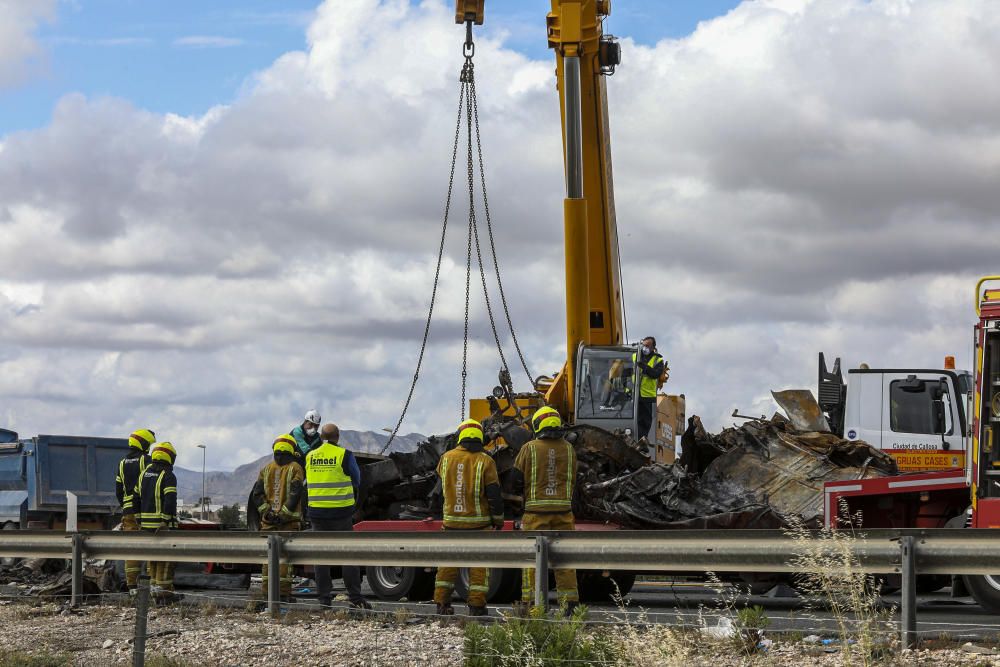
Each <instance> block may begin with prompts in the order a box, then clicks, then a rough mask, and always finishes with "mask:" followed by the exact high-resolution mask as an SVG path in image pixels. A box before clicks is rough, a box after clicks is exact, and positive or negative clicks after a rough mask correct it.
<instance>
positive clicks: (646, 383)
mask: <svg viewBox="0 0 1000 667" xmlns="http://www.w3.org/2000/svg"><path fill="white" fill-rule="evenodd" d="M661 361H663V357H661V356H660V355H658V354H656V353H655V352H654V353H653V354H651V355H649V359H646V361H641V360H640V359H638V357H637V356H636V355H635V354H634V353H633V354H632V363H633V364H635V365H636V369H635V374H636V376H637V377H639V378H641V384H640V385H639V396H641V397H642V398H656V389H657V382H658V381H659V379H658V378H655V377H653V378H651V377H649V376H648V375H646V374H645V373H643V372H642V369H640V368H638V366H639V365H640V364H641V365H643V366H646V367H648V368H651V369H652V368H656V365H657V364H659V363H660V362H661Z"/></svg>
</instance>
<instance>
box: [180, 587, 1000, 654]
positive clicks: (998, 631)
mask: <svg viewBox="0 0 1000 667" xmlns="http://www.w3.org/2000/svg"><path fill="white" fill-rule="evenodd" d="M340 584H342V582H341V581H339V580H334V594H337V593H343V588H342V587H341V586H339V585H340ZM184 592H185V593H186V597H185V600H184V602H185V603H186V604H198V603H201V602H207V601H209V600H211V601H213V602H214V603H215V604H217V605H234V606H235V605H245V604H246V602H247V600H248V597H249V593H248V592H247V590H246V589H245V588H243V587H242V586H241V585H240V584H239V583H238V582H237V581H236V580H235V579H234V583H233V586H232V587H231V588H229V589H221V590H220V589H212V590H206V589H194V590H190V589H189V590H186V591H184ZM364 592H365V594H366V595H367V596H368V598H369V600H371V601H372V603H373V605H374V607H375V609H376V610H377V611H378V612H380V613H391V614H406V615H411V616H414V617H420V616H429V615H433V614H434V604H433V603H430V602H381V601H378V600H377V599H376V598H375V596H374V595H373V594H372V593H371V590H370V589H369V588H368V586H367V584H365V585H364ZM784 592H785V593H788V594H789V596H788V597H783V596H781V593H782V590H781V589H774V590H772V591H771V592H770V593H769V594H768V595H764V596H745V595H738V594H737V593H736V592H735V590H734V589H731V588H723V589H722V590H721V591H715V590H712V589H710V588H706V587H704V586H702V585H693V584H689V583H674V582H642V581H640V582H637V583H636V585H635V587H634V588H633V589H632V592H631V593H630V594H629V596H628V598H627V605H626V606H624V607H617V606H615V605H612V604H603V605H591V606H590V614H589V616H588V620H590V621H592V622H598V623H600V622H620V621H622V620H626V619H627V620H629V621H631V622H633V623H641V624H646V623H666V624H671V625H684V626H694V627H711V626H716V625H717V624H718V623H719V622H720V619H721V618H724V617H726V618H732V617H733V616H734V615H735V612H734V611H733V610H734V609H738V608H740V607H745V606H750V605H759V606H761V607H763V608H764V609H765V613H766V615H767V617H768V619H769V621H770V625H769V627H768V629H767V631H768V633H769V634H771V635H780V634H784V633H795V634H796V635H798V634H799V633H801V635H803V636H808V635H818V636H820V637H832V636H836V635H837V634H838V624H839V621H838V619H837V618H836V616H835V614H833V613H832V612H831V611H830V610H829V609H823V608H816V607H817V605H814V604H810V602H809V601H808V600H804V599H802V598H800V597H798V596H794V594H793V593H791V591H788V590H785V591H784ZM720 599H722V600H724V601H725V602H720ZM882 602H883V610H884V611H885V612H886V613H893V612H895V616H894V620H893V622H894V623H895V622H897V621H898V610H897V608H898V605H899V603H900V599H899V595H898V594H896V595H888V596H884V597H883V598H882ZM334 606H335V607H341V606H343V607H345V608H346V605H345V603H343V602H335V603H334ZM727 607H728V609H727ZM288 608H289V609H292V610H302V611H313V610H316V609H318V604H317V603H316V600H315V596H314V594H312V593H311V591H310V592H308V593H304V594H302V595H297V596H296V603H295V604H294V605H288ZM464 609H465V607H464V605H463V604H461V603H459V602H458V601H457V600H456V602H455V610H456V612H457V613H459V614H461V613H462V612H463V611H464ZM509 611H510V605H490V615H491V616H494V617H498V616H500V615H501V613H505V612H506V613H509ZM848 622H850V620H848ZM917 632H918V633H919V634H920V636H921V637H924V638H939V637H942V636H949V637H950V638H952V639H956V640H957V639H962V640H963V641H969V640H979V641H982V640H990V641H993V640H997V638H998V637H1000V616H997V615H993V614H988V613H986V612H985V611H983V610H982V609H980V607H979V606H978V605H976V603H975V602H974V601H973V600H972V598H952V597H951V595H950V591H949V589H943V590H941V591H938V592H935V593H931V594H927V595H919V596H918V598H917Z"/></svg>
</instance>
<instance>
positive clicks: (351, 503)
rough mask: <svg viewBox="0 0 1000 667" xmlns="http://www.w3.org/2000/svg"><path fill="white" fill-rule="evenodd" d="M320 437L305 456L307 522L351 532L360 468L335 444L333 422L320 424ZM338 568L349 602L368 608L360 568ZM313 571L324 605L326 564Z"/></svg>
mask: <svg viewBox="0 0 1000 667" xmlns="http://www.w3.org/2000/svg"><path fill="white" fill-rule="evenodd" d="M317 418H318V415H317ZM323 438H324V442H323V444H321V445H320V446H319V447H317V448H315V449H313V450H312V451H310V452H309V453H308V454H307V455H306V491H307V496H308V498H309V501H308V509H307V512H308V513H309V524H310V527H311V529H312V530H315V531H328V530H329V531H353V530H354V510H355V502H356V498H357V497H358V491H359V490H360V488H361V469H360V468H359V467H358V462H357V461H356V460H355V459H354V455H353V454H352V453H351V452H350V451H348V450H347V449H344V448H343V447H341V446H340V445H338V444H337V442H338V440H339V439H340V429H338V428H337V426H336V425H335V424H327V425H326V426H324V427H323ZM341 571H342V573H343V577H344V587H345V588H347V598H348V600H349V602H350V605H351V606H352V607H354V608H355V609H371V605H370V604H369V603H368V601H367V600H365V598H364V596H363V595H362V594H361V568H359V567H358V566H357V565H344V566H342V567H341ZM315 572H316V592H317V594H318V598H319V603H320V605H322V606H324V607H328V606H330V603H331V602H332V597H331V594H332V592H333V584H332V582H331V581H330V566H329V565H317V566H316V567H315Z"/></svg>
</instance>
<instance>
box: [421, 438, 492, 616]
mask: <svg viewBox="0 0 1000 667" xmlns="http://www.w3.org/2000/svg"><path fill="white" fill-rule="evenodd" d="M437 473H438V476H439V477H440V478H441V491H442V493H443V495H444V524H443V525H444V529H445V530H489V529H490V528H492V529H494V530H500V529H501V528H503V497H502V496H501V493H500V478H499V476H498V475H497V466H496V463H494V462H493V459H492V458H491V457H490V455H489V454H487V453H486V452H484V451H483V426H482V424H480V423H479V422H477V421H476V420H475V419H467V420H465V421H464V422H462V424H461V425H460V426H459V427H458V446H457V447H455V448H454V449H452V450H450V451H448V452H445V454H444V456H442V457H441V460H440V461H438V466H437ZM489 572H490V571H489V569H487V568H485V567H472V568H469V595H468V599H467V600H466V602H467V604H468V606H469V616H486V615H487V612H486V593H487V592H488V591H489V589H490V581H489ZM457 578H458V568H456V567H439V568H438V570H437V575H436V576H435V577H434V602H435V603H437V613H438V614H440V615H444V616H448V615H451V614H454V613H455V610H454V609H453V608H452V606H451V596H452V592H453V591H454V590H455V580H456V579H457Z"/></svg>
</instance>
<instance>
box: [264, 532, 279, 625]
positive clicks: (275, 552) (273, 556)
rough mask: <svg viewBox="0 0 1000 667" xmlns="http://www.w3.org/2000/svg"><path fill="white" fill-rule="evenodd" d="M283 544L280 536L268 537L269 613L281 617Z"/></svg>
mask: <svg viewBox="0 0 1000 667" xmlns="http://www.w3.org/2000/svg"><path fill="white" fill-rule="evenodd" d="M281 543H282V539H281V536H280V535H268V536H267V570H268V572H267V611H268V612H269V613H270V614H271V616H272V617H274V618H277V617H278V616H280V615H281Z"/></svg>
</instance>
